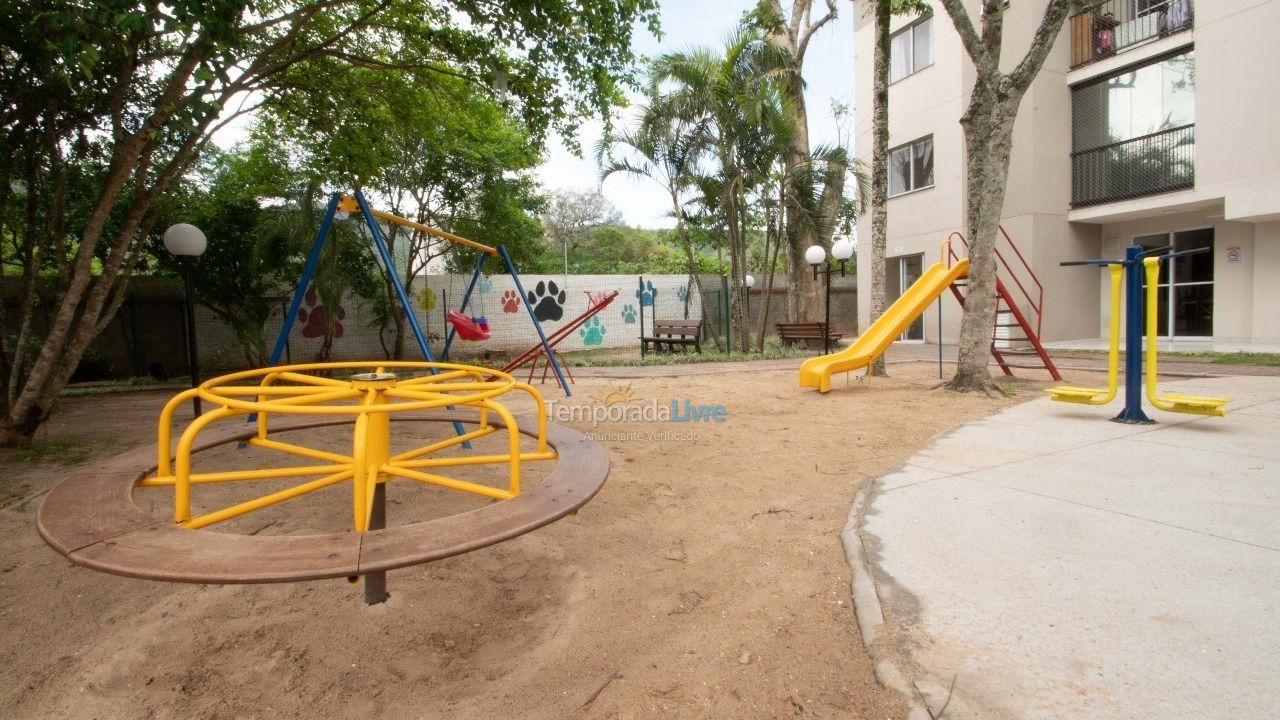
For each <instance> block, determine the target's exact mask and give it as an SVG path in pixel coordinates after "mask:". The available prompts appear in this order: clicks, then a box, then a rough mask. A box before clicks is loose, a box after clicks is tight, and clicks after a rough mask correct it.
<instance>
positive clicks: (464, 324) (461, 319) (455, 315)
mask: <svg viewBox="0 0 1280 720" xmlns="http://www.w3.org/2000/svg"><path fill="white" fill-rule="evenodd" d="M445 319H446V320H448V321H449V324H450V325H452V326H453V329H454V330H456V331H458V337H460V338H462V339H463V340H488V339H489V321H488V320H486V319H485V318H484V316H477V317H469V316H467V315H463V314H462V313H460V312H458V311H457V310H450V311H449V312H447V313H445Z"/></svg>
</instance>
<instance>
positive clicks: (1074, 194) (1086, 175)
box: [1071, 125, 1196, 207]
mask: <svg viewBox="0 0 1280 720" xmlns="http://www.w3.org/2000/svg"><path fill="white" fill-rule="evenodd" d="M1195 182H1196V126H1195V125H1183V126H1182V127H1176V128H1171V129H1169V130H1162V131H1160V132H1154V133H1151V134H1150V135H1143V136H1142V137H1137V138H1134V139H1132V140H1125V141H1122V142H1117V143H1112V144H1110V145H1103V146H1102V147H1097V148H1092V149H1089V150H1081V151H1079V152H1074V153H1072V154H1071V205H1072V207H1084V206H1086V205H1098V204H1100V203H1107V202H1115V201H1117V200H1128V199H1131V198H1137V197H1144V196H1146V195H1155V194H1157V193H1163V192H1169V191H1171V190H1184V189H1186V188H1189V187H1194V186H1195Z"/></svg>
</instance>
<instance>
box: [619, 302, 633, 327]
mask: <svg viewBox="0 0 1280 720" xmlns="http://www.w3.org/2000/svg"><path fill="white" fill-rule="evenodd" d="M622 322H624V323H626V324H628V325H635V324H636V308H635V306H634V305H623V306H622Z"/></svg>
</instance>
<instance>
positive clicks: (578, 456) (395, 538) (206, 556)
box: [37, 361, 609, 604]
mask: <svg viewBox="0 0 1280 720" xmlns="http://www.w3.org/2000/svg"><path fill="white" fill-rule="evenodd" d="M311 373H321V374H322V375H316V374H311ZM345 373H353V374H350V375H345V376H344V377H335V376H337V375H340V374H345ZM511 392H516V393H523V394H526V395H528V396H530V397H531V398H532V400H533V402H534V405H535V407H536V415H535V416H534V417H521V418H517V417H516V416H514V415H513V414H512V413H511V411H510V410H509V409H508V408H507V407H506V406H505V405H503V404H502V402H500V400H501V399H502V398H503V396H504V395H506V394H508V393H511ZM194 397H200V398H201V399H202V400H204V402H205V403H206V404H207V405H210V406H212V407H214V408H216V409H214V410H212V411H210V412H207V413H205V414H204V415H202V416H200V417H198V418H196V419H195V420H193V421H192V422H191V423H190V424H189V425H188V426H187V427H186V428H185V430H183V431H182V433H181V434H180V435H179V438H178V441H177V444H176V446H175V445H174V444H173V442H172V438H173V435H172V430H171V426H172V424H173V420H174V413H175V411H176V409H177V408H178V406H179V405H181V404H182V403H183V402H185V401H187V400H189V399H191V398H194ZM450 406H451V407H456V408H459V410H458V411H454V412H443V411H442V409H443V408H445V407H450ZM250 414H253V415H254V416H255V417H256V424H255V425H254V426H252V427H246V426H245V425H244V424H242V423H231V422H224V423H221V426H220V427H218V428H212V427H211V426H213V425H214V424H215V423H218V422H219V421H221V420H224V419H229V418H236V417H238V416H243V415H250ZM278 416H294V417H297V418H300V420H299V421H296V422H289V423H284V424H279V425H277V424H276V422H275V421H276V419H277V417H278ZM308 418H309V419H308ZM393 420H395V423H393V422H392V421H393ZM424 421H425V422H451V423H466V424H468V425H474V426H475V429H472V430H470V431H467V432H464V433H463V434H461V435H458V436H456V437H449V438H446V439H444V440H440V441H436V442H431V443H429V444H427V445H423V446H420V447H416V448H413V449H411V450H407V451H403V452H396V453H394V454H393V452H392V450H391V448H392V431H393V425H399V424H400V423H405V422H424ZM339 424H350V425H352V426H353V433H352V444H351V450H350V452H349V453H343V452H338V451H336V449H335V448H332V447H325V448H323V449H320V448H314V447H307V446H305V445H302V444H299V443H291V442H286V441H284V440H281V439H280V436H281V435H285V434H287V433H289V432H291V431H297V430H302V429H307V428H314V427H322V426H330V425H339ZM504 430H505V433H506V437H505V443H504V447H505V450H504V451H503V452H498V453H493V454H484V455H479V454H469V453H468V454H457V455H441V454H440V453H441V452H442V451H445V450H448V449H449V448H451V447H454V446H458V445H461V444H462V443H464V442H467V441H471V440H478V439H480V438H482V437H485V436H487V435H490V434H493V433H498V432H500V431H504ZM521 435H526V436H529V437H530V438H532V448H528V447H525V448H522V447H521ZM238 440H245V441H247V442H248V443H249V444H250V445H254V446H257V447H260V448H263V449H266V450H269V451H275V452H280V453H284V454H286V455H293V456H301V457H303V458H307V459H309V460H310V461H311V463H312V464H306V465H299V466H291V467H271V468H257V469H247V470H212V469H210V470H205V469H201V470H200V471H196V470H195V469H194V468H193V460H194V457H195V456H196V455H197V454H198V452H199V451H202V450H206V449H209V448H211V447H215V446H218V445H222V444H225V443H229V442H235V441H238ZM535 461H556V465H555V467H554V469H553V470H552V471H551V473H550V475H549V476H548V477H547V478H546V479H545V480H543V481H542V482H539V483H536V484H534V485H533V486H532V487H529V486H526V485H525V484H523V483H522V481H521V469H522V467H523V465H524V464H525V463H528V462H535ZM478 465H494V466H499V467H501V468H503V469H504V473H503V475H505V482H502V480H503V479H504V478H503V477H501V476H500V477H499V478H497V479H498V480H499V482H497V483H494V484H482V483H477V482H471V481H467V480H461V479H458V478H452V477H448V476H446V475H443V474H441V473H440V469H441V468H446V467H451V466H478ZM608 470H609V460H608V457H607V455H605V453H604V451H603V449H601V447H600V446H599V445H597V444H596V443H595V442H594V441H592V440H591V439H590V438H587V437H586V436H584V435H581V434H579V433H577V432H574V431H571V430H568V429H566V428H563V427H558V426H555V425H551V424H549V423H548V422H547V419H546V413H545V406H544V404H543V401H542V396H541V394H540V393H539V392H538V391H537V390H535V389H534V388H533V387H531V386H530V385H528V384H526V383H522V382H519V381H517V380H516V379H515V378H513V377H512V376H511V375H509V374H507V373H504V372H500V371H494V370H491V369H488V368H482V367H474V366H469V365H458V364H450V363H431V362H403V361H402V362H379V363H369V362H339V363H313V364H303V365H287V366H277V367H267V368H260V369H256V370H247V371H244V372H238V373H232V374H230V375H224V376H222V377H218V378H214V379H212V380H208V381H206V382H204V383H201V384H200V385H199V386H198V387H197V388H193V389H191V390H186V391H184V392H181V393H178V394H177V395H175V396H174V397H173V398H172V399H171V400H170V401H169V402H168V403H167V404H166V405H165V407H164V410H163V411H162V412H161V414H160V422H159V431H158V437H157V443H156V445H155V446H152V447H142V448H138V449H136V450H133V451H130V452H127V453H124V454H123V455H119V456H117V457H115V458H112V459H111V460H108V461H106V462H105V463H102V464H100V465H98V466H95V467H92V468H88V469H86V470H85V471H83V472H81V473H78V474H77V475H76V476H75V477H72V478H70V479H68V480H66V481H64V482H62V483H61V484H59V485H58V486H57V487H55V488H54V489H53V491H52V492H50V494H49V496H48V497H47V499H46V500H45V502H44V503H43V504H42V505H41V507H40V513H39V517H38V519H37V527H38V528H39V531H40V534H41V536H42V537H43V538H44V539H45V540H46V541H47V542H48V543H49V544H50V545H52V546H53V547H54V548H55V549H56V550H58V551H59V552H61V553H62V554H63V555H65V556H67V558H68V559H70V560H71V562H73V563H75V564H77V565H82V566H85V567H90V568H94V569H97V570H103V571H106V572H110V573H115V574H119V575H127V576H132V577H140V578H148V579H153V580H171V581H178V582H197V583H256V582H288V581H295V580H313V579H319V578H332V577H346V578H348V579H350V580H352V581H354V580H356V579H357V578H358V577H360V576H364V578H365V600H366V602H368V603H371V604H372V603H377V602H381V601H382V600H384V599H385V598H386V590H385V572H386V571H387V570H389V569H394V568H399V567H405V566H408V565H413V564H417V563H423V562H429V561H431V560H437V559H440V558H444V557H449V556H451V555H456V554H460V553H464V552H468V551H470V550H475V549H477V548H480V547H484V546H486V545H490V544H493V543H497V542H501V541H503V540H507V539H510V538H512V537H515V536H516V535H520V534H522V533H525V532H529V531H530V530H534V529H536V528H538V527H541V526H543V525H545V524H547V523H550V522H552V521H554V520H556V519H558V518H561V517H563V516H564V515H566V514H568V513H571V512H574V511H576V510H577V509H578V508H579V507H581V506H582V505H583V504H585V503H586V502H587V501H588V500H589V499H590V498H591V497H592V496H593V495H594V494H595V493H596V491H598V490H599V489H600V486H601V485H602V484H603V483H604V480H605V478H606V476H607V475H608ZM286 478H313V479H310V480H307V481H305V482H302V483H301V484H297V485H294V486H292V487H289V488H286V489H284V490H278V491H275V492H270V493H267V494H265V495H262V496H261V497H257V498H254V499H252V500H248V501H245V502H240V503H238V504H235V505H232V506H230V507H225V508H221V509H217V510H211V511H207V512H202V513H198V514H197V513H196V512H195V511H194V510H193V499H192V495H193V492H194V491H195V490H196V488H198V487H199V486H201V485H203V484H206V483H226V482H252V481H264V480H272V479H276V480H280V479H286ZM392 479H405V480H413V481H416V482H422V483H427V484H431V485H436V486H440V487H444V488H449V489H452V490H458V491H461V492H467V493H473V494H476V495H481V496H483V497H488V498H492V499H494V500H497V501H500V502H497V503H495V504H491V505H487V506H485V507H482V508H479V509H476V510H471V511H469V512H464V513H460V514H457V515H452V516H448V517H444V518H440V519H437V520H432V521H428V522H421V523H414V524H410V525H404V526H399V527H391V528H387V527H385V493H386V490H385V488H386V485H387V483H389V481H391V480H392ZM344 482H349V483H350V485H351V499H352V515H351V530H350V531H346V532H333V533H328V534H321V535H305V536H289V535H285V536H266V535H237V534H231V533H225V532H217V533H215V532H211V531H208V530H205V529H204V528H208V527H209V526H211V525H214V524H216V523H219V522H223V521H225V520H229V519H232V518H235V517H238V516H241V515H244V514H246V513H249V512H252V511H254V510H258V509H261V508H265V507H268V506H270V505H274V504H276V503H280V502H283V501H285V500H289V499H292V498H295V497H299V496H302V495H306V494H308V493H311V492H314V491H316V490H319V489H322V488H325V487H329V486H333V485H337V484H339V483H344ZM137 487H172V488H173V515H172V521H171V522H169V521H165V520H163V519H161V518H158V517H155V516H152V515H150V514H148V513H147V512H145V511H144V510H142V509H141V508H140V507H139V506H138V505H137V504H136V503H135V502H134V500H133V497H132V496H133V492H134V490H135V489H136V488H137Z"/></svg>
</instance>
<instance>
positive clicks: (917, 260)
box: [884, 253, 924, 342]
mask: <svg viewBox="0 0 1280 720" xmlns="http://www.w3.org/2000/svg"><path fill="white" fill-rule="evenodd" d="M884 271H885V283H884V294H885V303H886V304H887V305H892V304H893V301H894V300H897V299H898V298H899V297H901V296H902V293H904V292H906V290H907V288H910V287H911V286H912V285H913V284H915V281H916V280H919V279H920V275H921V274H922V273H923V272H924V253H918V254H915V255H899V256H898V257H891V258H885V263H884ZM898 339H899V340H906V341H913V342H923V341H924V317H923V315H921V316H920V317H917V318H916V319H915V320H914V321H913V322H912V323H911V325H910V326H908V327H907V329H906V331H905V332H903V333H902V336H901V337H899V338H898Z"/></svg>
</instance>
